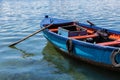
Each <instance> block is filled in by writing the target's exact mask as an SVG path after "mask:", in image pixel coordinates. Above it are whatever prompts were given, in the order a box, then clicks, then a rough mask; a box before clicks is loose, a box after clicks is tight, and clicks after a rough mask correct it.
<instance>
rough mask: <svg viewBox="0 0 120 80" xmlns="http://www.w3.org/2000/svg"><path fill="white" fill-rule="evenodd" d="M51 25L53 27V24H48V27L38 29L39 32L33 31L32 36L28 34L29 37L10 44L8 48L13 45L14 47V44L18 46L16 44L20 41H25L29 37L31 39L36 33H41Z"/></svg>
mask: <svg viewBox="0 0 120 80" xmlns="http://www.w3.org/2000/svg"><path fill="white" fill-rule="evenodd" d="M51 25H53V24H49V25H48V26H46V27H43V28H41V29H39V30H37V31H35V32H34V33H32V34H30V35H28V36H26V37H25V38H23V39H21V40H18V41H17V42H14V43H12V44H11V45H9V46H10V47H11V46H14V45H16V44H18V43H20V42H22V41H24V40H26V39H27V38H29V37H31V36H33V35H35V34H37V33H39V32H41V31H43V30H44V29H46V28H48V27H50V26H51Z"/></svg>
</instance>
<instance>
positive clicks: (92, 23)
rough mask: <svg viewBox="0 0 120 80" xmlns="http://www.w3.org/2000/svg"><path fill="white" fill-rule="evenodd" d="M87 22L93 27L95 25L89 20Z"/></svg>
mask: <svg viewBox="0 0 120 80" xmlns="http://www.w3.org/2000/svg"><path fill="white" fill-rule="evenodd" d="M87 22H88V23H89V24H90V25H91V26H94V25H95V24H93V23H92V22H90V21H89V20H87Z"/></svg>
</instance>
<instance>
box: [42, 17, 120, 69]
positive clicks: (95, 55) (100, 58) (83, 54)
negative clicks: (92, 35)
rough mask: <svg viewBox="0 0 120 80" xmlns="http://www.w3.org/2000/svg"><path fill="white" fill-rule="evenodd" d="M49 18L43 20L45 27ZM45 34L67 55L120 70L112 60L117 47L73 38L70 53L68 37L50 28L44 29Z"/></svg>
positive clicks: (61, 21)
mask: <svg viewBox="0 0 120 80" xmlns="http://www.w3.org/2000/svg"><path fill="white" fill-rule="evenodd" d="M52 19H54V18H52ZM49 20H50V19H49ZM49 20H48V19H47V20H45V19H44V20H43V21H42V22H41V26H42V27H44V26H43V25H45V24H50V21H49ZM54 21H55V23H54V24H60V23H67V22H70V21H67V20H62V19H58V20H57V19H54ZM82 25H85V24H82ZM95 28H96V27H95ZM117 33H119V32H117ZM43 34H44V36H45V38H46V39H47V40H48V41H49V42H51V43H52V44H53V45H54V46H56V47H57V48H58V49H60V50H62V51H64V52H65V54H67V55H70V56H75V57H77V58H82V59H85V60H87V61H89V62H91V63H95V64H100V65H103V66H108V67H110V68H112V69H113V68H114V69H116V70H120V69H119V68H116V67H114V66H113V64H112V61H111V54H112V53H113V51H114V50H115V49H116V48H114V47H109V46H99V45H94V44H91V43H87V42H84V41H78V40H75V39H73V40H72V44H73V45H74V46H73V50H72V53H69V52H68V49H67V46H66V42H67V40H68V38H67V37H64V36H61V35H58V34H56V33H53V32H51V31H49V30H48V29H46V30H44V31H43ZM117 61H118V62H120V56H119V57H118V58H117Z"/></svg>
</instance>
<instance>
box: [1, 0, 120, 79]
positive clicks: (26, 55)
mask: <svg viewBox="0 0 120 80" xmlns="http://www.w3.org/2000/svg"><path fill="white" fill-rule="evenodd" d="M46 14H48V15H49V16H51V17H56V18H64V19H70V20H74V21H80V22H84V23H86V20H90V21H91V22H93V23H94V24H96V25H98V26H101V27H104V28H109V29H113V30H118V31H120V25H119V24H120V0H0V80H120V73H115V72H110V71H108V70H103V69H99V68H97V67H93V66H91V65H88V64H85V63H82V62H81V63H78V62H76V61H74V60H71V59H70V58H66V57H64V56H62V55H61V54H60V52H58V51H57V50H56V49H55V48H54V47H53V46H52V45H51V44H50V43H47V40H46V39H45V38H44V37H43V34H42V33H39V34H37V35H35V36H33V37H31V38H29V39H27V40H25V41H23V42H21V43H19V44H18V45H16V46H15V47H13V48H11V47H8V46H9V45H10V44H11V43H13V42H15V41H17V40H19V39H21V38H23V37H25V36H27V35H29V34H31V33H33V32H34V31H36V30H38V29H39V28H40V27H39V23H40V21H41V20H42V19H43V17H44V15H46Z"/></svg>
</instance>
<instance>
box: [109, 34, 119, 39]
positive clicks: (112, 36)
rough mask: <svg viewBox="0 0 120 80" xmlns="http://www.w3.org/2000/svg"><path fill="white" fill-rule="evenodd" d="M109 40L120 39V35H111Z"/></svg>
mask: <svg viewBox="0 0 120 80" xmlns="http://www.w3.org/2000/svg"><path fill="white" fill-rule="evenodd" d="M109 38H110V39H115V40H116V39H120V35H118V34H111V35H110V36H109Z"/></svg>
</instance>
